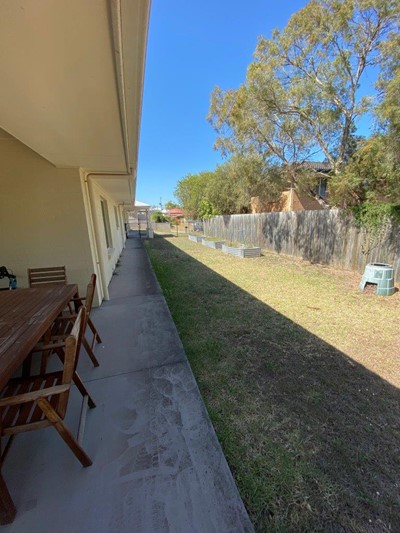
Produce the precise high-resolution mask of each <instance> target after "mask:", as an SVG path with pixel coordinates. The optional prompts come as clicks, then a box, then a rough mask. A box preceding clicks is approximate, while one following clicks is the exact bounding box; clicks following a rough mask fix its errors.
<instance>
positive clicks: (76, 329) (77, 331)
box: [56, 306, 87, 418]
mask: <svg viewBox="0 0 400 533" xmlns="http://www.w3.org/2000/svg"><path fill="white" fill-rule="evenodd" d="M86 316H87V315H86V308H85V307H84V306H82V307H81V308H80V309H79V312H78V316H77V317H76V320H75V323H74V326H73V328H72V330H71V333H70V334H69V335H68V337H67V338H66V339H65V354H64V367H63V376H62V384H63V385H71V384H72V380H73V376H74V372H75V370H76V366H77V363H78V357H79V351H80V347H81V343H82V337H83V334H84V332H85V328H86ZM68 397H69V390H68V391H66V392H63V393H62V394H60V395H59V398H58V402H57V407H56V411H57V413H58V415H59V416H60V417H61V418H64V416H65V413H66V410H67V405H68Z"/></svg>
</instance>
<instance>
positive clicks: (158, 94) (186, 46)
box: [136, 0, 307, 205]
mask: <svg viewBox="0 0 400 533" xmlns="http://www.w3.org/2000/svg"><path fill="white" fill-rule="evenodd" d="M306 3H307V2H306V1H305V0H282V1H280V2H279V1H277V0H248V1H247V2H243V1H242V0H241V1H239V0H230V1H228V0H212V1H211V0H201V1H199V0H193V1H192V0H169V1H168V2H166V1H165V0H152V8H151V16H150V31H149V39H148V48H147V58H146V74H145V87H144V99H143V110H142V126H141V135H140V148H139V165H138V179H137V193H136V199H137V200H140V201H142V202H146V203H149V204H152V205H157V204H158V203H159V202H160V197H161V198H162V202H163V203H165V202H166V201H167V200H173V199H174V198H173V192H174V189H175V186H176V183H177V182H178V180H179V179H181V178H183V177H184V176H185V175H187V174H189V173H196V172H200V171H202V170H212V169H213V168H215V166H216V165H217V164H218V163H219V162H221V161H222V159H221V157H220V155H219V153H218V152H216V151H215V150H214V148H213V144H214V141H215V133H214V131H213V130H212V128H211V126H210V124H209V123H208V122H207V121H206V115H207V112H208V108H209V102H210V94H211V92H212V90H213V88H214V87H215V86H216V85H219V86H220V87H221V88H222V89H229V88H237V87H238V86H239V85H240V84H241V83H242V82H243V81H244V79H245V76H246V68H247V66H248V65H249V63H250V62H251V61H252V55H253V52H254V50H255V47H256V44H257V37H258V36H259V35H265V36H266V37H270V36H271V32H272V30H273V29H274V28H280V29H281V28H283V27H284V26H285V25H286V24H287V21H288V20H289V18H290V16H291V15H292V14H293V13H294V12H295V11H297V10H298V9H300V8H302V7H303V6H304V5H306Z"/></svg>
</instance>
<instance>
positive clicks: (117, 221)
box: [114, 205, 119, 229]
mask: <svg viewBox="0 0 400 533" xmlns="http://www.w3.org/2000/svg"><path fill="white" fill-rule="evenodd" d="M114 215H115V225H116V226H117V229H118V228H119V218H118V209H117V206H116V205H114Z"/></svg>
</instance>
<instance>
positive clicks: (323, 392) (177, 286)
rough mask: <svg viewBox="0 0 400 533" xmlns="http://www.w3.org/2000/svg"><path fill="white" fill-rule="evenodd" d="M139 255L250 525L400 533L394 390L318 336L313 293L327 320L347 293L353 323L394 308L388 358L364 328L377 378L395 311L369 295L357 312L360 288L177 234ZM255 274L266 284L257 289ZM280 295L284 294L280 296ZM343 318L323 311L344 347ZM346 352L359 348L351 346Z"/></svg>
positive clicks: (391, 303)
mask: <svg viewBox="0 0 400 533" xmlns="http://www.w3.org/2000/svg"><path fill="white" fill-rule="evenodd" d="M146 248H147V251H148V253H149V256H150V260H151V262H152V265H153V268H154V270H155V273H156V275H157V278H158V280H159V282H160V285H161V287H162V289H163V292H164V295H165V297H166V300H167V303H168V305H169V307H170V310H171V313H172V316H173V319H174V321H175V323H176V325H177V329H178V332H179V334H180V337H181V339H182V342H183V345H184V347H185V351H186V353H187V355H188V358H189V361H190V364H191V366H192V369H193V372H194V374H195V377H196V379H197V382H198V385H199V388H200V391H201V393H202V395H203V399H204V401H205V403H206V406H207V409H208V411H209V414H210V417H211V420H212V422H213V424H214V426H215V429H216V432H217V435H218V438H219V440H220V442H221V445H222V447H223V450H224V453H225V455H226V457H227V460H228V462H229V465H230V467H231V469H232V472H233V474H234V477H235V480H236V483H237V485H238V488H239V491H240V493H241V496H242V498H243V500H244V502H245V505H246V507H247V509H248V511H249V514H250V517H251V519H252V521H253V524H254V526H255V528H256V530H257V531H276V532H292V531H293V532H301V531H304V532H306V531H307V532H308V531H335V532H336V531H338V532H339V531H340V532H345V531H346V532H347V531H349V532H357V533H358V532H364V531H366V532H367V531H368V532H375V531H377V532H386V531H398V530H400V508H399V500H400V495H399V483H398V480H399V472H400V454H399V453H398V452H399V446H398V442H399V436H400V427H399V420H400V411H399V404H400V402H399V400H400V395H399V391H398V389H397V388H396V387H393V386H392V385H391V384H389V383H388V382H387V381H386V380H383V379H382V378H381V377H379V376H378V375H377V374H376V373H375V372H374V373H373V372H370V371H369V370H368V369H366V368H365V366H364V365H360V364H359V363H358V362H355V361H354V360H353V359H352V358H350V357H348V355H347V354H344V353H343V352H342V351H340V350H338V349H337V348H335V347H334V346H332V345H331V344H329V343H327V342H325V341H323V340H321V338H320V337H318V335H317V334H318V328H320V329H321V331H322V329H323V325H324V320H323V317H322V318H321V316H320V315H324V306H323V303H321V302H319V303H318V302H317V303H316V302H315V301H314V300H313V296H312V294H313V292H312V291H313V286H314V289H315V291H316V294H318V295H319V294H320V293H322V298H323V300H324V302H329V298H332V307H333V311H332V312H333V313H334V309H335V306H336V307H337V306H338V305H339V304H338V301H337V300H336V298H337V297H338V295H339V296H340V297H341V299H343V298H347V297H348V298H349V300H348V302H347V303H346V305H345V306H344V307H343V309H345V307H349V308H350V311H351V314H352V315H354V314H355V313H354V311H352V309H351V306H352V305H354V306H355V308H356V309H358V311H359V312H358V314H359V315H361V317H362V316H363V315H365V319H368V318H369V317H370V314H371V312H372V311H373V310H374V309H375V308H376V309H375V311H376V310H378V311H379V312H380V313H382V309H383V308H382V306H384V308H385V307H387V308H388V312H387V314H388V316H387V322H388V329H387V330H385V331H384V332H383V333H382V338H383V339H384V341H385V342H383V341H382V340H381V341H380V344H381V345H382V346H386V345H388V346H389V348H388V349H387V352H385V349H384V348H382V349H381V350H380V351H379V346H380V345H379V339H376V338H374V335H373V333H374V332H373V331H372V333H371V331H369V330H371V328H369V330H368V331H367V333H366V334H365V345H366V346H368V345H370V344H371V343H372V344H374V343H375V344H374V352H376V351H377V353H378V352H379V357H380V359H379V358H378V359H379V361H381V363H380V364H381V365H382V369H383V370H384V368H383V366H384V364H385V361H387V360H388V357H389V355H390V349H391V345H390V342H389V341H390V337H391V334H392V333H391V332H392V329H391V328H392V326H391V321H392V320H393V321H396V316H398V315H396V313H397V312H398V302H397V301H396V300H389V299H386V300H385V301H386V302H387V303H385V301H384V300H382V299H374V298H369V299H368V301H367V305H364V303H365V300H362V299H359V295H358V294H356V293H355V292H354V291H353V293H351V294H350V295H346V293H345V290H344V288H343V286H340V284H341V283H342V282H343V280H340V279H339V282H338V281H337V280H336V281H335V279H334V278H333V277H332V275H331V274H329V272H328V273H324V272H322V274H321V272H320V270H318V268H317V267H313V266H310V268H308V267H307V268H306V267H304V268H303V267H302V266H301V265H299V263H298V262H297V263H296V262H293V261H290V259H287V258H280V257H273V256H269V257H268V258H261V261H260V260H258V259H254V260H253V259H252V260H244V261H243V260H240V259H237V258H227V257H226V256H223V255H222V254H221V252H219V251H215V250H209V249H207V248H206V247H203V246H201V245H198V244H195V243H192V242H190V241H188V239H184V238H172V237H170V238H156V239H154V240H153V241H147V242H146ZM310 269H311V270H310ZM313 269H314V270H313ZM314 271H315V272H314ZM277 273H279V274H280V281H277V280H276V279H275V280H274V278H276V277H277ZM314 274H315V275H314ZM263 276H266V278H265V279H266V280H267V281H268V287H267V288H265V286H266V283H263V287H261V285H260V287H257V286H255V287H253V289H252V288H251V286H252V284H256V285H257V279H258V278H261V279H263ZM329 279H330V281H331V283H330V284H327V280H329ZM282 280H283V281H282ZM280 283H281V285H279V284H280ZM301 283H303V284H304V285H305V289H304V287H303V289H304V290H303V289H302V287H301ZM319 285H320V287H319ZM342 285H343V283H342ZM243 286H246V288H247V290H243V288H242V287H243ZM283 287H290V291H289V292H288V293H287V294H282V292H283ZM295 287H297V291H295V290H294V288H295ZM249 291H251V292H252V293H253V294H250V293H249ZM276 292H278V293H279V292H280V293H281V294H280V298H279V294H278V295H276ZM254 294H258V295H259V298H255V297H254ZM284 299H286V300H287V302H288V304H287V305H288V307H287V311H285V310H284V305H283V303H282V301H281V300H284ZM353 299H354V302H353ZM271 302H274V306H271V305H269V303H271ZM293 302H295V304H296V305H294V306H293ZM304 302H306V304H307V306H308V307H311V308H314V307H315V308H317V305H318V306H319V309H320V311H318V316H319V319H318V320H317V318H314V317H311V318H310V317H308V318H307V317H305V318H302V315H301V312H300V311H299V306H300V307H301V304H302V303H304ZM290 304H291V305H290ZM279 305H280V306H281V308H280V312H277V311H276V309H275V308H274V307H278V306H279ZM307 306H306V307H307ZM292 307H294V309H292ZM310 312H314V311H313V309H310ZM285 313H286V315H289V316H290V317H291V318H288V316H285ZM296 313H297V314H296ZM326 313H328V311H326ZM343 314H344V312H340V313H337V315H338V316H336V315H335V314H331V315H329V313H328V316H330V320H332V317H335V320H336V322H335V324H334V326H333V327H334V329H336V330H337V333H336V337H337V339H338V344H340V342H342V345H343V346H346V345H347V344H346V343H347V337H348V336H349V335H351V334H352V323H351V314H350V315H349V316H344V317H341V316H339V315H343ZM296 317H297V318H298V320H299V321H301V320H303V321H306V320H308V322H307V324H311V325H312V324H313V323H315V324H316V327H315V328H314V329H315V331H313V332H312V331H310V328H311V326H309V327H308V329H306V328H305V327H301V326H299V325H298V324H297V323H296V322H295V320H294V318H296ZM359 318H360V316H358V317H357V320H358V319H359ZM341 320H343V322H345V324H343V327H341V326H342V324H341ZM354 320H356V319H354ZM349 322H350V324H349ZM354 323H355V324H357V321H356V322H354ZM354 329H355V328H354ZM353 333H354V334H356V333H355V332H353ZM368 335H369V337H368ZM341 336H342V337H343V339H340V337H341ZM385 343H386V344H385ZM352 349H353V352H354V356H355V355H356V354H357V349H358V351H359V352H360V354H361V355H362V354H363V353H364V352H363V350H362V347H360V346H359V342H357V346H356V347H353V348H352ZM367 351H368V350H367ZM374 364H375V363H374ZM389 373H390V372H389Z"/></svg>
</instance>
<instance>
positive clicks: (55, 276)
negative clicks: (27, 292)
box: [28, 266, 67, 287]
mask: <svg viewBox="0 0 400 533" xmlns="http://www.w3.org/2000/svg"><path fill="white" fill-rule="evenodd" d="M28 280H29V287H40V286H41V285H48V284H53V283H57V284H59V285H66V284H67V271H66V268H65V266H59V267H43V268H28Z"/></svg>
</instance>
